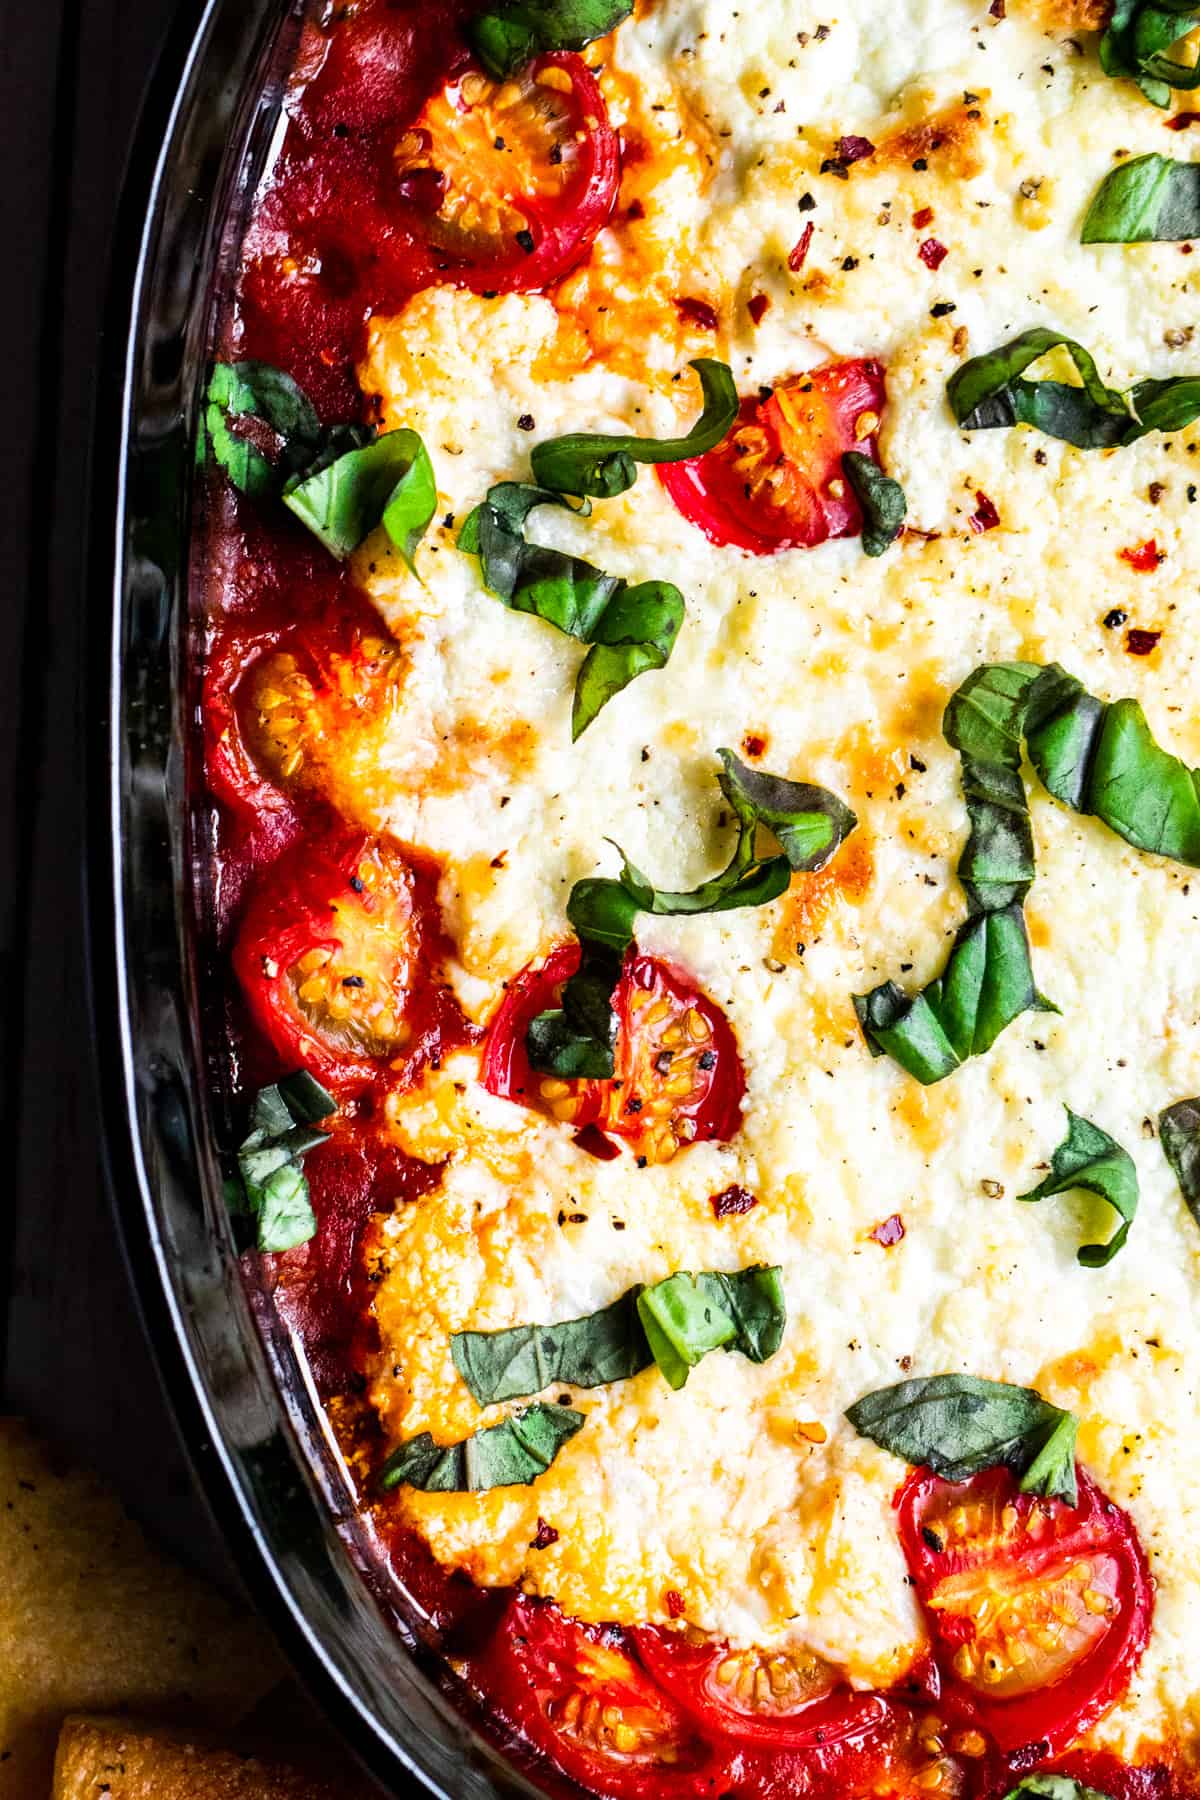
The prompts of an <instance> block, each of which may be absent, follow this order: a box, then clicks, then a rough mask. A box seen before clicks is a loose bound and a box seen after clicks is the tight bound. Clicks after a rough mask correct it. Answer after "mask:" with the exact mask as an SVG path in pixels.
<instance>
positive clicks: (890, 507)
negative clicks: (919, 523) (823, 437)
mask: <svg viewBox="0 0 1200 1800" xmlns="http://www.w3.org/2000/svg"><path fill="white" fill-rule="evenodd" d="M842 470H843V472H844V474H845V477H846V480H847V481H848V482H849V483H850V486H851V488H852V489H853V490H854V498H855V499H856V500H857V501H858V504H859V506H860V507H861V508H862V516H863V528H862V547H863V550H864V552H865V554H866V555H867V556H882V555H883V554H884V552H885V551H886V550H888V549H889V548H890V547H891V545H892V544H894V543H895V541H896V539H897V538H898V537H899V536H900V533H901V532H902V531H903V529H904V521H905V519H906V518H907V517H908V501H907V499H906V498H905V494H904V489H903V488H902V487H901V486H900V483H899V482H898V481H893V480H892V477H891V476H890V475H885V474H884V472H883V470H882V469H881V468H880V466H879V464H878V463H877V462H876V461H875V460H874V458H873V457H870V456H865V455H864V454H863V452H862V451H861V450H847V451H846V453H845V455H844V456H843V457H842Z"/></svg>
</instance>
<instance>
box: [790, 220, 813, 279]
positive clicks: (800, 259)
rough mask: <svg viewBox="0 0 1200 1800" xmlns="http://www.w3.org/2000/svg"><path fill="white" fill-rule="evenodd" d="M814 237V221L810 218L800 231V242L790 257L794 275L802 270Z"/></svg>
mask: <svg viewBox="0 0 1200 1800" xmlns="http://www.w3.org/2000/svg"><path fill="white" fill-rule="evenodd" d="M812 238H813V222H812V220H811V219H810V220H809V221H808V224H807V225H806V226H805V227H804V230H803V231H802V232H801V233H800V241H799V243H798V244H797V245H796V248H795V249H794V250H793V251H792V253H791V255H790V256H789V257H788V268H789V269H790V270H791V271H792V274H793V275H798V274H799V272H800V270H801V269H802V268H803V267H804V259H805V257H806V256H807V255H808V246H809V245H810V244H811V243H812Z"/></svg>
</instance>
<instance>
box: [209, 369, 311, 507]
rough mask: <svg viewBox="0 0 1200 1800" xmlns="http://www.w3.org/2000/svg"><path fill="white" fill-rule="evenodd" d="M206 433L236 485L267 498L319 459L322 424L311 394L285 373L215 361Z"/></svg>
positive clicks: (214, 450) (254, 494) (242, 491)
mask: <svg viewBox="0 0 1200 1800" xmlns="http://www.w3.org/2000/svg"><path fill="white" fill-rule="evenodd" d="M248 419H255V420H259V421H261V425H260V427H259V428H258V429H257V430H255V429H253V428H252V427H250V426H248V425H247V424H246V421H247V420H248ZM238 420H240V421H241V426H240V428H239V427H238V425H237V424H236V421H238ZM204 433H206V434H207V439H208V442H209V443H210V444H211V446H212V453H213V456H214V458H215V459H216V461H217V463H218V464H219V465H220V467H221V468H222V469H224V471H225V473H226V474H227V475H228V477H229V479H230V481H232V483H233V485H234V487H236V488H237V489H239V491H240V492H241V493H243V494H250V495H251V496H252V497H253V498H255V499H266V498H270V497H272V496H273V495H276V494H278V493H279V491H280V489H281V488H282V486H283V483H284V482H285V481H286V480H287V478H288V476H289V475H291V474H292V473H293V472H294V471H295V470H296V469H299V468H302V467H303V466H304V464H305V463H307V462H309V461H310V460H311V459H312V457H313V456H315V455H316V453H317V450H318V448H319V446H320V441H321V422H320V420H319V419H318V418H317V415H316V412H315V411H314V409H313V405H312V402H311V401H310V400H309V398H308V396H307V395H306V394H305V393H304V392H303V390H302V389H301V388H299V387H298V386H297V385H296V383H295V382H294V381H293V380H292V378H291V376H290V375H285V374H284V373H283V371H282V370H281V369H273V368H272V367H271V366H270V364H269V363H261V362H239V363H217V364H216V365H215V366H214V368H213V372H212V377H211V379H210V381H209V384H208V393H207V394H206V396H205V403H204Z"/></svg>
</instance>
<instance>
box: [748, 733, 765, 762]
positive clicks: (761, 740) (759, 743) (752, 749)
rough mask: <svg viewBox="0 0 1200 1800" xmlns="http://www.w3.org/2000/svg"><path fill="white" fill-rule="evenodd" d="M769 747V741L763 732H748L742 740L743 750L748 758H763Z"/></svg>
mask: <svg viewBox="0 0 1200 1800" xmlns="http://www.w3.org/2000/svg"><path fill="white" fill-rule="evenodd" d="M766 747H767V740H766V738H765V737H763V735H762V733H761V732H758V731H748V732H747V733H746V735H745V737H744V738H743V739H742V749H743V750H744V751H745V752H746V755H747V756H761V755H762V753H763V751H764V750H765V749H766Z"/></svg>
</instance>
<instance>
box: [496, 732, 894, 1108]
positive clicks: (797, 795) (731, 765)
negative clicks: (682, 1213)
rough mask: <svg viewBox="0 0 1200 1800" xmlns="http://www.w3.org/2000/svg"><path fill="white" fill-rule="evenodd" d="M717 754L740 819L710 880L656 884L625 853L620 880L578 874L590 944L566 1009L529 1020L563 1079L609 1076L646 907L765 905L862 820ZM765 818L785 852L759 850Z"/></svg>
mask: <svg viewBox="0 0 1200 1800" xmlns="http://www.w3.org/2000/svg"><path fill="white" fill-rule="evenodd" d="M717 755H718V756H719V757H720V758H721V765H722V766H721V769H720V771H719V772H718V775H717V781H718V784H719V786H720V789H721V792H722V793H723V794H724V796H725V798H726V800H727V801H728V802H729V805H730V807H731V808H732V810H733V813H734V816H735V818H736V819H737V823H738V835H737V842H736V844H735V846H734V850H733V855H732V857H731V858H730V861H729V863H728V864H727V865H726V867H725V868H724V869H723V870H722V871H721V873H720V874H719V875H714V876H713V877H712V879H711V880H709V881H703V882H701V883H700V886H699V887H696V888H692V889H690V890H688V891H687V892H683V893H679V892H672V891H670V890H668V889H665V888H656V887H655V886H654V884H653V882H651V881H650V880H649V879H648V877H647V876H645V875H643V874H642V872H641V870H640V869H637V868H635V866H634V865H633V863H631V862H630V860H629V858H628V857H627V856H626V855H625V853H624V851H622V852H621V857H622V864H623V866H622V869H621V873H620V875H619V876H618V877H617V878H616V879H615V880H614V879H613V878H612V877H610V876H589V877H588V878H587V879H586V880H584V881H578V882H576V884H575V886H574V887H573V888H572V889H571V894H570V898H569V899H568V901H567V918H568V920H569V922H570V923H571V925H572V926H573V927H574V930H575V934H576V936H577V937H578V939H579V941H580V944H581V945H582V947H583V960H582V962H581V963H580V967H579V971H578V973H577V974H575V975H573V976H572V977H571V978H570V980H569V981H568V982H567V983H566V984H565V985H564V987H563V992H562V1005H561V1007H560V1008H557V1009H555V1010H554V1011H552V1012H544V1013H539V1014H538V1016H537V1017H536V1018H535V1019H534V1020H533V1022H532V1023H531V1025H530V1027H529V1032H528V1035H527V1038H526V1049H527V1050H528V1053H529V1060H530V1062H531V1064H532V1066H533V1067H534V1069H536V1070H537V1071H538V1072H539V1073H540V1074H544V1075H557V1076H558V1077H559V1079H560V1080H571V1079H573V1078H574V1077H576V1076H580V1075H588V1076H592V1077H595V1078H597V1079H600V1080H609V1079H611V1077H612V1074H613V1069H614V1061H613V1052H614V1048H615V1044H616V1022H615V1020H614V1019H613V1016H612V994H613V990H614V989H615V987H616V985H617V982H618V980H619V979H620V974H621V959H622V957H623V955H624V953H625V951H626V950H627V949H628V948H629V946H630V945H631V944H632V942H633V937H634V929H635V926H636V924H637V916H638V914H639V913H640V912H648V913H655V914H657V915H659V916H660V917H675V916H679V915H689V914H696V913H718V912H731V911H733V910H735V909H737V908H740V907H743V906H766V905H768V904H769V902H770V901H772V900H777V899H778V898H779V896H780V894H782V893H783V892H784V891H785V889H786V888H787V885H788V883H789V881H790V880H791V876H792V871H793V870H796V871H805V872H810V873H811V872H813V871H815V870H818V869H823V868H824V867H825V864H826V863H827V862H828V861H829V859H830V858H831V857H832V856H833V854H834V853H835V851H836V850H837V849H838V848H839V847H840V845H841V844H842V843H843V842H844V840H845V839H846V838H847V837H848V836H849V834H850V833H851V832H852V831H853V830H854V828H855V826H856V825H857V823H858V820H857V819H856V817H855V815H854V814H853V813H852V812H851V810H850V808H849V807H848V806H846V805H845V804H844V802H843V801H841V800H839V799H838V797H837V795H836V794H831V793H829V792H828V791H827V790H826V789H825V788H820V787H816V786H814V784H813V783H812V782H807V781H785V780H784V779H783V778H782V777H780V776H778V775H769V774H767V773H766V772H765V771H763V770H759V769H751V768H748V767H747V766H746V764H745V763H743V762H742V761H741V760H740V759H739V758H738V757H737V756H735V755H734V754H733V752H732V750H718V752H717ZM760 825H762V826H764V827H765V828H766V829H767V830H768V831H770V832H771V833H772V835H773V836H774V837H775V839H776V841H777V842H778V844H779V846H780V848H781V850H782V852H783V854H782V855H781V856H769V857H759V856H758V855H757V854H756V842H755V840H756V838H757V834H758V828H759V826H760ZM618 848H619V846H618Z"/></svg>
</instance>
